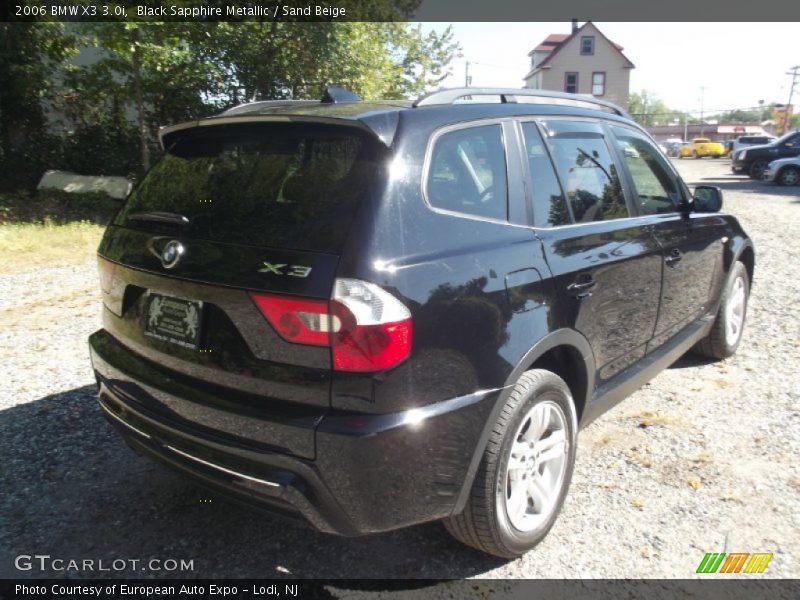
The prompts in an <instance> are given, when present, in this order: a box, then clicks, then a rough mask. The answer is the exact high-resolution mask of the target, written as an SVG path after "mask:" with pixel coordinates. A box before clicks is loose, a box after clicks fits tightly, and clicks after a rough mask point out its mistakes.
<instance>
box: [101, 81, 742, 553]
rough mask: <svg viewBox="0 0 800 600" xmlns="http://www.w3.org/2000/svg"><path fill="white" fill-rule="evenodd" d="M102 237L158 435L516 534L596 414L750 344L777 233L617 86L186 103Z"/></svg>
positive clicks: (127, 401) (315, 505)
mask: <svg viewBox="0 0 800 600" xmlns="http://www.w3.org/2000/svg"><path fill="white" fill-rule="evenodd" d="M161 137H162V143H163V147H164V150H165V155H164V157H163V158H162V159H161V161H160V162H159V163H158V164H157V165H156V166H155V167H153V169H152V170H151V171H150V172H149V173H148V174H147V176H146V177H145V178H144V180H143V181H142V182H141V183H140V184H139V185H138V187H137V188H136V189H135V190H134V192H133V193H132V194H131V195H130V196H129V198H128V199H127V201H126V202H125V204H124V206H123V207H122V209H121V210H120V211H119V213H118V214H117V215H116V217H115V218H114V220H113V222H112V223H111V225H110V226H109V227H108V229H107V231H106V233H105V236H104V237H103V240H102V243H101V245H100V248H99V268H100V275H101V284H102V290H103V303H104V310H103V318H104V325H103V329H101V330H100V331H98V332H96V333H95V334H93V335H92V336H91V338H90V345H91V356H92V362H93V365H94V370H95V373H96V377H97V381H98V384H99V390H100V391H99V402H100V406H101V407H102V409H103V411H104V412H105V413H106V415H107V416H108V418H109V420H110V421H111V423H112V424H113V425H115V426H116V428H117V429H118V430H119V432H120V433H121V434H122V436H123V437H124V438H125V439H126V441H127V442H128V443H129V444H130V445H131V446H132V447H133V448H134V449H136V450H137V451H139V452H141V453H143V454H146V455H149V456H152V457H154V458H156V459H159V460H161V461H162V462H164V463H166V464H168V465H170V466H172V467H175V468H177V469H180V470H182V471H184V472H186V473H189V474H191V475H193V476H194V477H196V478H198V479H199V480H201V481H203V482H205V483H206V484H209V485H211V486H213V487H214V488H217V489H219V490H222V491H224V492H227V493H228V494H230V495H233V496H235V497H237V498H239V499H243V500H246V501H250V502H253V503H255V504H257V505H258V506H261V507H267V508H269V509H270V510H272V511H273V512H276V513H280V514H283V515H285V516H301V517H303V518H305V520H307V521H309V522H310V523H311V524H313V525H314V526H315V527H317V528H318V529H320V530H322V531H326V532H332V533H338V534H343V535H359V534H366V533H372V532H379V531H386V530H391V529H395V528H399V527H404V526H407V525H412V524H415V523H421V522H425V521H432V520H436V519H442V520H444V522H445V524H446V526H447V528H448V530H449V531H450V532H451V533H452V534H453V535H454V536H455V537H456V538H458V539H459V540H461V541H463V542H465V543H467V544H470V545H472V546H474V547H476V548H479V549H481V550H483V551H485V552H489V553H492V554H495V555H498V556H503V557H513V556H517V555H519V554H522V553H524V552H525V551H527V550H528V549H530V548H531V547H532V546H534V545H535V544H536V543H537V542H538V541H540V540H541V539H542V538H543V537H544V536H545V535H546V533H547V532H548V530H549V529H550V527H551V526H552V525H553V522H554V521H555V518H556V516H557V514H558V512H559V509H560V507H561V504H562V502H563V500H564V496H565V494H566V493H567V488H568V486H569V482H570V477H571V474H572V470H573V464H574V461H575V450H576V442H577V433H578V429H579V428H580V427H581V426H583V425H585V424H587V423H589V422H590V421H591V420H592V419H594V418H596V417H597V416H598V415H600V414H601V413H602V412H603V411H605V410H607V409H608V408H609V407H611V406H613V405H614V404H615V403H617V402H619V401H620V400H622V399H623V398H625V397H626V396H627V395H629V394H631V393H632V392H633V391H635V390H636V389H637V388H638V387H639V386H641V385H642V384H644V383H645V382H646V381H648V380H649V379H651V378H652V377H654V376H655V375H656V374H657V373H658V372H659V371H661V370H662V369H664V368H665V367H667V366H669V365H670V364H671V363H672V362H674V361H675V360H676V359H677V358H678V357H680V356H681V355H682V354H683V353H685V352H686V351H688V350H690V349H692V348H695V349H696V350H698V351H699V352H701V353H702V354H705V355H707V356H711V357H714V358H723V357H726V356H729V355H731V354H733V353H734V352H735V351H736V348H737V346H738V345H739V342H740V339H741V335H742V328H743V326H744V321H745V314H746V308H747V300H748V293H749V287H750V282H751V281H752V277H753V267H754V253H753V245H752V243H751V241H750V240H749V238H748V237H747V235H746V234H745V232H744V231H743V230H742V228H741V227H740V225H739V223H738V222H737V221H736V219H735V218H733V217H731V216H728V215H724V214H721V213H720V212H719V210H720V207H721V201H722V198H721V192H720V191H719V190H718V189H717V188H710V187H698V188H696V189H695V191H694V193H691V192H690V191H689V190H688V189H687V187H686V185H685V184H684V182H683V181H682V180H681V178H680V177H679V176H678V174H677V172H676V171H675V170H674V169H673V167H672V165H671V163H670V161H669V160H668V159H667V158H666V157H665V156H664V155H663V154H662V153H661V151H660V150H659V149H658V147H657V146H656V144H655V143H654V142H653V140H652V139H651V138H650V137H649V136H648V135H647V133H645V131H644V130H642V128H640V127H639V126H638V125H636V124H635V123H634V122H633V121H632V120H631V119H630V118H629V117H628V116H627V115H626V114H625V113H624V112H623V111H622V110H620V109H619V108H617V107H615V106H614V105H612V104H609V103H606V102H602V101H599V100H594V99H588V98H583V97H578V96H573V95H569V94H559V93H552V92H551V93H548V92H542V91H534V90H522V89H520V90H495V89H474V88H469V89H457V90H442V91H439V92H435V93H432V94H430V95H427V96H424V97H422V98H420V99H419V100H417V101H416V102H414V103H413V104H411V103H405V102H395V101H389V102H361V101H359V99H358V98H357V97H356V96H354V95H352V94H350V93H348V92H345V91H343V90H338V89H329V91H328V92H327V93H326V96H325V98H324V99H323V101H322V102H307V101H306V102H291V101H277V102H258V103H255V104H250V105H245V106H241V107H237V108H235V109H232V110H231V111H228V112H226V113H223V114H222V115H220V116H218V117H214V118H209V119H203V120H201V121H194V122H190V123H185V124H182V125H177V126H173V127H168V128H166V129H164V130H162V135H161Z"/></svg>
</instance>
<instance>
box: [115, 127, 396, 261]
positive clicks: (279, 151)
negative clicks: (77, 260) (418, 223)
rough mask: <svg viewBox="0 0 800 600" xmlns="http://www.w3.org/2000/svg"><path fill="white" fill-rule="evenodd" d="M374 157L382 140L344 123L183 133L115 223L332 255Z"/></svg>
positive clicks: (368, 184)
mask: <svg viewBox="0 0 800 600" xmlns="http://www.w3.org/2000/svg"><path fill="white" fill-rule="evenodd" d="M383 162H384V161H383V160H382V159H381V146H380V145H379V144H378V143H377V142H375V141H374V140H372V139H371V138H370V137H368V136H367V135H366V134H362V133H361V132H360V131H357V130H355V129H354V128H351V127H335V126H321V125H313V126H305V125H297V124H294V125H291V126H285V125H257V124H256V125H254V124H246V125H245V124H241V125H231V126H213V127H208V128H202V129H196V130H191V131H189V132H187V133H185V134H184V135H182V136H181V137H179V138H178V139H177V141H175V143H174V144H172V146H171V147H169V148H168V149H167V153H166V154H165V156H164V157H163V158H162V159H161V160H160V161H159V162H158V163H157V164H156V165H155V166H154V167H153V168H152V169H151V170H150V171H149V172H148V173H147V175H146V176H145V178H144V179H143V180H142V182H141V184H139V186H138V187H137V189H136V190H135V191H134V192H133V193H132V194H131V196H130V198H129V200H128V202H127V203H126V205H125V206H124V207H123V209H122V211H121V212H120V213H119V215H118V216H117V218H116V221H115V223H116V224H117V225H123V226H125V227H130V228H135V229H147V230H152V231H163V230H165V229H168V230H169V231H170V233H178V231H180V233H182V234H183V235H186V236H187V237H190V238H196V239H206V240H212V241H224V242H231V243H240V244H249V245H263V246H273V247H279V248H288V249H296V250H310V251H319V252H332V253H337V252H339V251H340V250H341V247H342V246H343V244H344V240H345V238H346V237H347V234H348V230H349V228H350V224H351V222H352V219H353V217H354V214H355V209H356V208H357V207H358V205H359V204H360V203H361V202H362V201H363V200H364V199H365V198H366V197H367V196H368V195H369V194H370V190H371V188H372V185H373V183H374V181H375V179H376V174H377V173H378V171H379V164H382V163H383ZM154 212H155V213H170V216H173V215H174V216H177V217H185V219H187V220H188V223H186V225H185V226H183V227H181V226H180V225H173V224H169V223H166V224H165V223H164V222H163V220H162V222H158V221H157V220H155V219H149V218H148V217H147V213H154ZM176 222H177V221H176ZM170 228H171V229H170ZM176 228H178V231H176Z"/></svg>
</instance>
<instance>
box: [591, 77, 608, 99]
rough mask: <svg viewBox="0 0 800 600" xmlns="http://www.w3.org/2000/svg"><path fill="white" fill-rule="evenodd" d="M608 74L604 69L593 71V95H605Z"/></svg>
mask: <svg viewBox="0 0 800 600" xmlns="http://www.w3.org/2000/svg"><path fill="white" fill-rule="evenodd" d="M605 94H606V74H605V72H603V71H596V72H594V73H592V96H605Z"/></svg>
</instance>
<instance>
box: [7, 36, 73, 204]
mask: <svg viewBox="0 0 800 600" xmlns="http://www.w3.org/2000/svg"><path fill="white" fill-rule="evenodd" d="M75 53H76V48H75V40H74V38H73V36H71V35H68V34H67V33H65V31H64V26H63V24H61V23H13V24H12V23H0V188H4V189H15V188H17V187H31V185H32V184H35V180H36V179H38V175H37V173H41V172H42V171H43V170H44V169H45V167H47V165H48V162H49V161H50V160H51V159H52V158H53V156H54V155H57V154H58V146H59V142H58V140H57V139H54V138H53V136H52V135H50V134H49V133H48V130H47V122H46V121H47V119H46V115H45V106H46V105H47V104H48V103H49V102H50V101H51V98H52V94H53V91H54V88H55V87H56V86H57V81H56V80H55V79H54V77H53V74H54V72H55V71H56V69H57V68H58V67H59V66H60V65H61V64H63V62H64V61H65V60H66V59H67V58H69V57H70V56H73V55H74V54H75Z"/></svg>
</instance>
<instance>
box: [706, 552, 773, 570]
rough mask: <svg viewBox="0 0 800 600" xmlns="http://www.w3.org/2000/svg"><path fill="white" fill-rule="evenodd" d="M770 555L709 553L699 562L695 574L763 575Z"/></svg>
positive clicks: (762, 553)
mask: <svg viewBox="0 0 800 600" xmlns="http://www.w3.org/2000/svg"><path fill="white" fill-rule="evenodd" d="M771 560H772V553H765V552H756V553H755V554H750V553H749V552H731V553H728V554H726V553H725V552H709V553H708V554H706V555H705V556H704V557H703V560H701V561H700V564H699V565H698V567H697V571H696V572H697V573H718V574H728V573H763V572H764V571H765V570H766V568H767V565H768V564H769V561H771Z"/></svg>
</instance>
